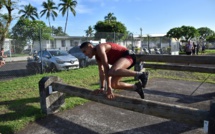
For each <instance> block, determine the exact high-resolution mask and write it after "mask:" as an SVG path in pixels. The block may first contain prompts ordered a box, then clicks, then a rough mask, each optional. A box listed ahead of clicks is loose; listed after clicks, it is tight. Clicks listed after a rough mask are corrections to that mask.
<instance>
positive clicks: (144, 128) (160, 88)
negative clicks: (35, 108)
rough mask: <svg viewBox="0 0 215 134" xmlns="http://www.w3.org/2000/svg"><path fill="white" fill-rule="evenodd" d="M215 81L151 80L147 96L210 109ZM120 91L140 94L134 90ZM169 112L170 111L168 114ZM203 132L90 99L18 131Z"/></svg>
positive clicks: (37, 133)
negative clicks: (211, 82)
mask: <svg viewBox="0 0 215 134" xmlns="http://www.w3.org/2000/svg"><path fill="white" fill-rule="evenodd" d="M214 87H215V85H214V84H208V83H203V84H202V83H200V82H188V81H179V80H169V79H151V80H150V82H149V84H148V86H147V89H145V96H146V99H149V100H155V101H160V102H166V103H172V104H177V105H185V106H190V107H195V108H199V109H204V110H209V102H210V100H211V99H212V97H215V93H214ZM119 93H120V94H123V95H127V96H133V97H139V96H138V95H137V94H136V93H135V92H131V91H130V92H129V91H122V92H119ZM166 114H168V113H166ZM97 133H101V134H106V133H113V134H115V133H123V134H134V133H135V134H181V133H183V134H204V132H203V128H196V127H194V126H191V125H188V124H183V123H179V122H175V121H171V120H167V119H163V118H158V117H154V116H150V115H145V114H140V113H136V112H133V111H128V110H124V109H120V108H116V107H112V106H107V105H104V104H100V103H96V102H89V103H86V104H84V105H81V106H77V107H75V108H73V109H71V110H67V111H63V112H60V113H56V114H53V115H49V116H47V117H46V118H44V119H41V120H38V121H36V122H33V123H31V124H29V125H28V126H26V128H25V129H23V130H22V131H20V132H18V133H17V134H97Z"/></svg>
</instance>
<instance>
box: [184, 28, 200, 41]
mask: <svg viewBox="0 0 215 134" xmlns="http://www.w3.org/2000/svg"><path fill="white" fill-rule="evenodd" d="M181 34H182V36H183V37H184V38H185V40H186V41H188V40H190V39H192V38H194V37H198V36H199V33H198V31H197V29H195V28H194V27H193V26H181Z"/></svg>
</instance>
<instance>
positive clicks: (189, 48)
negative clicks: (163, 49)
mask: <svg viewBox="0 0 215 134" xmlns="http://www.w3.org/2000/svg"><path fill="white" fill-rule="evenodd" d="M185 52H186V54H187V55H192V52H193V44H192V43H191V41H188V42H187V44H186V45H185Z"/></svg>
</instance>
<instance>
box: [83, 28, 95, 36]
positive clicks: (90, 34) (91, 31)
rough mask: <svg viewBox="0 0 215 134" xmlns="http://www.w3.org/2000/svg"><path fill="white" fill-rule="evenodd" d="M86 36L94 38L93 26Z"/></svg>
mask: <svg viewBox="0 0 215 134" xmlns="http://www.w3.org/2000/svg"><path fill="white" fill-rule="evenodd" d="M85 32H86V36H87V37H92V36H93V28H92V27H91V26H89V27H88V29H87V30H85Z"/></svg>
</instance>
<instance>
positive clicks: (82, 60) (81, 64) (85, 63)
mask: <svg viewBox="0 0 215 134" xmlns="http://www.w3.org/2000/svg"><path fill="white" fill-rule="evenodd" d="M86 66H87V61H86V59H81V60H80V61H79V67H80V68H83V67H86Z"/></svg>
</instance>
